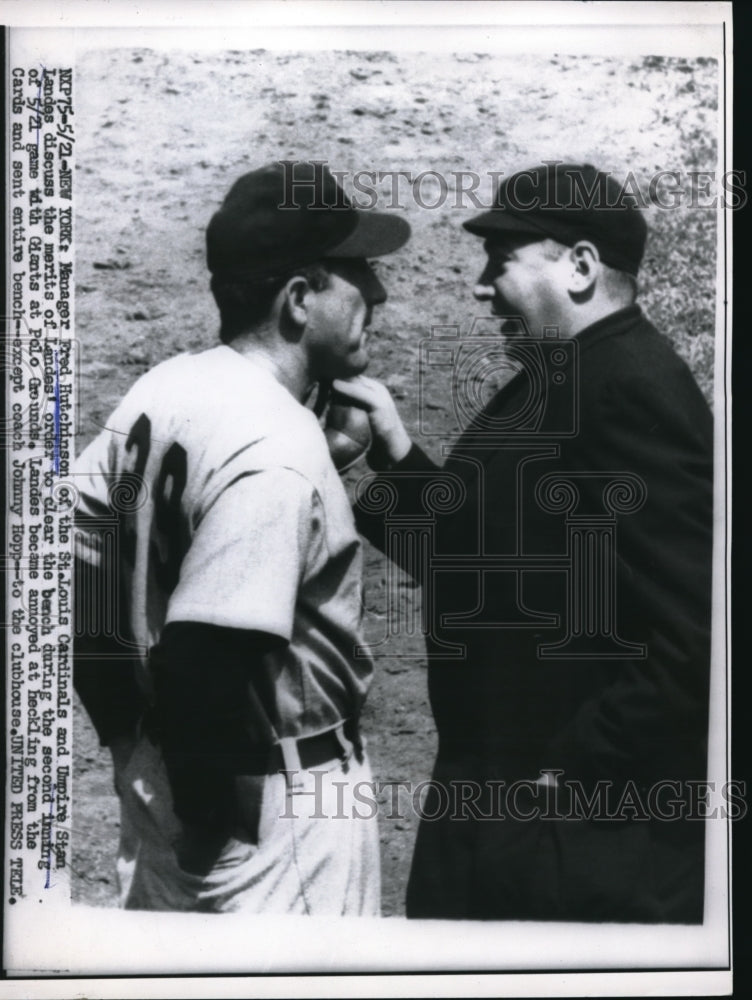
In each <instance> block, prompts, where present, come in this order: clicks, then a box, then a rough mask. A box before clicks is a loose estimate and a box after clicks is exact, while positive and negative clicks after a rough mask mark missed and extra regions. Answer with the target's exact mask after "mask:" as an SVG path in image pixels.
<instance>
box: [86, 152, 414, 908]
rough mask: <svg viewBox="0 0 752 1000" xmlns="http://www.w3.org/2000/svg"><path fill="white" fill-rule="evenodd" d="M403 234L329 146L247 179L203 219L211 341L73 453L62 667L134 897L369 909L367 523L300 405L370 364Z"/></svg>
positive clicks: (372, 894)
mask: <svg viewBox="0 0 752 1000" xmlns="http://www.w3.org/2000/svg"><path fill="white" fill-rule="evenodd" d="M408 236H409V227H408V225H407V224H406V223H405V222H404V221H402V220H400V219H397V218H395V217H392V216H389V215H387V214H383V213H371V212H361V211H358V210H356V209H355V208H354V207H353V206H352V205H351V204H350V202H349V201H348V199H347V198H346V196H345V194H344V192H343V191H342V190H341V188H340V187H339V186H338V184H337V183H336V182H335V180H334V178H333V176H332V175H331V173H330V172H329V170H328V169H327V168H326V167H325V166H324V165H322V164H321V163H318V164H313V163H306V162H295V163H284V162H279V163H275V164H271V165H270V166H267V167H263V168H261V169H259V170H254V171H253V172H251V173H248V174H246V175H244V176H243V177H241V178H240V179H239V180H238V181H236V183H235V184H234V185H233V187H232V188H231V189H230V191H229V193H228V195H227V197H226V198H225V200H224V202H223V204H222V206H221V207H220V208H219V210H218V211H217V212H216V213H215V215H214V216H213V218H212V219H211V221H210V223H209V226H208V229H207V253H208V265H209V270H210V271H211V275H212V278H211V287H212V292H213V294H214V298H215V300H216V302H217V305H218V307H219V312H220V316H221V331H220V338H221V341H222V342H221V344H220V345H218V346H217V347H215V348H213V349H210V350H207V351H204V352H203V353H199V354H195V355H181V356H179V357H176V358H173V359H171V360H168V361H166V362H164V363H162V364H160V365H158V366H157V367H156V368H154V369H152V370H151V371H150V372H148V373H147V374H146V375H144V376H143V377H142V378H141V379H140V380H139V381H138V382H137V383H136V384H135V385H134V386H133V388H132V389H131V390H130V391H129V392H128V394H127V395H126V396H125V398H124V400H123V401H122V403H121V404H120V406H119V407H118V408H117V409H116V410H115V412H114V413H113V414H112V416H111V418H110V419H109V420H108V422H107V427H106V429H104V430H103V431H102V432H101V434H100V435H99V436H98V437H97V438H96V439H95V440H94V441H93V442H92V443H91V444H90V445H89V446H88V447H87V448H86V449H85V451H84V452H83V453H82V454H81V456H80V457H79V459H78V462H77V468H76V475H77V479H76V483H77V485H78V487H79V489H80V503H79V509H78V515H77V527H78V531H77V543H78V559H77V584H78V586H77V607H78V615H79V621H80V620H82V619H83V620H84V621H83V624H84V632H85V634H84V635H82V636H81V637H80V639H79V640H78V642H77V646H76V661H75V680H76V687H77V690H78V692H79V694H80V696H81V698H82V701H83V703H84V705H85V706H86V708H87V710H88V712H89V714H90V716H91V718H92V721H93V723H94V725H95V727H96V729H97V731H98V734H99V736H100V739H101V741H102V743H103V744H105V745H107V746H109V747H110V748H111V750H112V755H113V761H114V767H115V784H116V788H117V790H118V792H119V795H120V800H121V843H120V850H119V857H118V874H119V880H120V889H121V902H122V905H124V906H125V907H127V908H133V909H149V910H184V911H191V910H192V911H205V912H224V911H240V910H242V911H244V912H263V913H310V914H364V915H375V914H378V912H379V905H380V899H379V895H380V884H379V857H378V837H377V831H376V826H375V815H374V813H375V809H372V808H371V809H369V808H365V809H364V808H360V809H359V808H358V804H357V802H353V787H354V786H356V785H357V783H358V782H362V781H368V780H369V779H370V772H369V768H368V763H367V760H366V758H365V754H364V751H363V742H362V739H361V736H360V733H359V730H358V717H359V714H360V711H361V707H362V705H363V701H364V699H365V697H366V692H367V690H368V686H369V683H370V679H371V672H372V662H371V661H370V660H369V659H367V658H366V659H363V658H359V659H356V658H355V655H354V653H355V647H356V646H357V645H359V644H362V637H361V634H360V617H361V553H360V542H359V539H358V536H357V533H356V531H355V526H354V522H353V518H352V513H351V510H350V506H349V503H348V500H347V497H346V494H345V491H344V488H343V486H342V483H341V481H340V478H339V475H338V473H337V471H336V469H335V466H334V465H333V462H332V459H331V457H330V453H329V450H328V447H327V439H326V437H325V434H324V433H323V432H322V428H321V426H320V424H319V421H318V419H317V417H316V416H315V415H314V413H313V412H312V411H311V410H310V409H309V408H307V407H306V406H305V405H303V403H304V401H305V400H306V398H307V397H308V395H309V393H310V392H311V389H312V387H313V386H315V385H316V384H317V383H322V382H326V381H327V380H332V379H335V378H349V377H351V376H354V375H357V374H358V373H360V372H362V371H363V370H364V369H365V367H366V365H367V363H368V354H367V348H366V336H367V335H366V328H367V326H368V324H369V322H370V320H371V315H372V311H373V308H374V306H376V305H377V304H379V303H381V302H383V301H384V300H385V298H386V293H385V290H384V288H383V287H382V285H381V284H380V282H379V281H378V279H377V278H376V275H375V273H374V272H373V270H372V269H371V267H370V265H369V264H368V262H367V258H369V257H377V256H379V255H382V254H386V253H390V252H392V251H394V250H396V249H397V248H398V247H400V246H401V245H402V244H403V243H404V242H405V241H406V240H407V238H408ZM113 609H116V611H114V612H113V613H115V618H116V622H117V625H116V627H115V628H113V627H111V626H110V627H108V612H109V611H111V610H113ZM97 615H102V616H103V617H101V618H99V620H98V621H97ZM128 651H130V652H128ZM334 816H337V817H342V816H344V817H346V818H345V819H343V818H339V819H338V821H336V822H335V821H334V820H333V818H332V817H334Z"/></svg>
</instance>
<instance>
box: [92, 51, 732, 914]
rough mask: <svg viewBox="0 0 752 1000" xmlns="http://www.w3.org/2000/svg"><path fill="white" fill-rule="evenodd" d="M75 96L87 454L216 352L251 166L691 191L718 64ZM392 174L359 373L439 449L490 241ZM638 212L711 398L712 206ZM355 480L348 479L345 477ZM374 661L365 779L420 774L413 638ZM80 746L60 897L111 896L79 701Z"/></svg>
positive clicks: (368, 583) (251, 82)
mask: <svg viewBox="0 0 752 1000" xmlns="http://www.w3.org/2000/svg"><path fill="white" fill-rule="evenodd" d="M76 93H77V141H76V156H77V173H76V236H75V238H76V254H77V258H76V336H77V338H78V340H79V343H80V382H79V388H78V392H79V404H80V436H79V442H78V445H79V449H80V448H82V447H83V446H84V445H85V444H86V443H88V441H89V440H91V438H92V437H93V436H94V434H95V433H96V431H97V428H98V427H99V426H101V425H102V424H103V423H104V422H105V421H106V418H107V416H108V415H109V413H110V412H111V410H112V409H113V408H114V406H115V404H116V402H117V401H118V400H119V399H120V397H121V396H122V395H123V394H124V392H125V391H126V390H127V389H128V387H129V386H130V385H131V384H132V383H133V382H134V381H135V379H136V378H137V377H138V376H139V375H141V374H142V373H143V372H144V371H146V370H147V369H148V368H150V367H152V366H153V365H154V364H155V363H157V362H159V361H161V360H163V359H164V358H166V357H169V356H171V355H173V354H176V353H178V352H181V351H186V350H197V349H202V348H205V347H208V346H211V345H213V344H214V343H215V342H216V338H217V326H218V324H217V318H216V315H215V307H214V304H213V302H212V300H211V296H210V294H209V291H208V279H207V272H206V269H205V262H204V242H203V241H204V229H205V226H206V223H207V221H208V219H209V217H210V215H211V213H212V212H213V211H214V209H215V208H216V207H217V205H218V204H219V202H220V201H221V199H222V198H223V196H224V194H225V193H226V191H227V189H228V188H229V186H230V184H231V183H232V181H233V180H234V179H235V178H236V177H237V176H238V175H240V174H241V173H243V172H245V171H246V170H248V169H251V168H253V167H255V166H258V165H260V164H262V163H264V162H267V161H271V160H277V159H285V158H297V157H300V158H317V159H323V160H327V161H328V162H329V164H330V165H331V166H332V167H333V168H334V169H338V170H342V171H347V172H348V176H349V177H352V175H353V174H354V173H355V172H356V171H360V170H368V171H372V170H378V171H410V172H411V174H412V175H413V177H415V176H416V175H417V174H419V173H420V172H422V171H429V170H430V171H437V172H439V173H440V174H442V175H443V176H446V177H448V176H450V171H463V170H464V171H475V172H476V173H478V174H480V175H482V176H483V177H484V178H485V180H484V183H483V184H482V185H481V187H480V189H479V194H480V195H481V196H482V197H484V198H485V200H488V198H489V195H490V180H489V179H488V172H489V171H494V170H495V171H500V170H503V171H505V173H509V172H511V171H513V170H514V169H519V168H522V167H525V166H529V165H531V164H533V163H535V162H537V161H540V160H541V159H560V160H571V161H574V162H577V161H579V162H583V161H585V162H593V163H595V164H597V165H599V166H601V167H603V168H604V169H607V170H611V171H613V172H614V173H615V174H616V175H617V176H621V177H625V176H626V174H627V172H628V171H632V172H633V175H634V177H635V178H636V180H637V181H638V183H639V185H640V190H641V191H644V192H647V191H648V186H649V181H650V178H651V177H652V176H653V175H654V174H655V173H656V171H658V170H669V171H679V172H680V173H681V175H682V177H683V178H685V179H686V172H687V171H690V170H695V171H697V170H713V169H714V168H715V165H716V150H715V143H714V137H715V136H716V134H717V94H718V65H717V64H716V62H715V61H713V60H709V59H693V60H682V59H667V58H661V57H649V58H640V59H616V58H610V57H609V58H606V57H569V56H551V57H550V58H544V57H540V56H516V57H509V56H500V55H494V56H488V55H483V54H477V55H472V54H463V55H451V54H429V53H413V52H411V53H400V54H393V53H386V52H375V53H364V52H353V51H348V52H326V53H321V52H316V53H314V52H297V53H280V52H267V51H263V50H258V51H246V52H223V53H218V54H206V53H196V54H190V53H186V52H179V51H176V52H169V53H168V52H164V51H151V50H149V49H147V48H144V49H138V50H133V49H127V50H126V49H112V50H106V51H104V50H98V51H90V52H86V53H84V54H81V55H80V56H79V57H78V67H77V84H76ZM349 183H350V182H349V180H348V179H346V181H345V186H346V187H348V185H349ZM399 184H400V186H399V194H400V202H401V204H402V205H403V206H404V208H403V209H402V212H403V214H404V216H405V217H406V218H407V219H408V221H409V222H410V224H411V226H412V228H413V238H412V240H411V242H410V243H409V244H408V245H407V246H406V247H405V248H403V249H402V250H401V251H400V252H399V253H397V254H395V255H393V256H392V257H390V258H387V259H385V260H384V261H382V262H381V264H380V265H379V266H380V273H381V274H382V276H383V280H384V283H385V284H386V286H387V288H388V290H389V294H390V299H389V301H388V302H387V303H386V304H385V305H384V306H383V307H382V308H381V309H380V311H378V312H377V315H376V318H375V321H374V325H373V333H372V340H371V344H372V347H371V354H372V363H371V367H370V370H369V373H370V374H373V375H375V376H377V377H383V378H385V379H386V381H387V383H388V384H389V386H390V387H391V389H392V391H393V393H394V395H395V397H396V399H397V401H398V405H399V407H400V410H401V412H402V414H403V416H404V419H405V422H406V424H407V426H408V428H409V429H410V430H411V431H412V432H413V433H414V434H415V435H416V438H417V439H418V440H419V441H420V443H421V444H423V445H424V446H425V448H426V450H428V451H429V453H431V454H433V455H434V456H435V457H437V458H439V457H440V454H441V446H442V445H444V444H446V443H447V442H449V441H450V440H451V434H452V432H453V430H454V429H455V428H456V427H457V426H458V418H457V415H456V413H455V412H454V406H453V400H452V396H451V393H450V392H449V391H448V386H447V385H446V384H445V383H443V382H442V381H441V380H437V379H436V378H435V377H434V376H435V373H431V372H424V373H423V374H424V376H425V377H424V378H423V381H422V382H421V381H420V380H421V373H420V372H419V364H418V359H419V353H420V343H421V341H422V340H424V339H425V338H428V337H430V336H431V331H432V328H433V327H434V326H437V325H443V326H452V325H456V326H457V327H458V328H459V330H460V332H461V333H466V332H467V331H468V330H469V329H470V327H471V325H472V320H473V318H474V317H475V316H476V315H483V309H482V308H478V307H477V305H476V304H474V300H473V298H472V294H471V291H472V285H473V282H474V280H475V278H476V277H477V275H478V273H479V271H480V268H481V248H480V242H479V241H478V240H477V239H474V238H473V237H471V236H469V235H468V234H466V233H465V232H464V231H463V230H462V229H461V227H460V223H461V222H462V221H463V220H464V219H466V218H468V217H470V216H471V215H472V214H473V208H472V205H471V204H470V203H469V202H466V203H465V204H464V205H462V204H460V205H459V206H457V204H456V198H455V195H454V194H453V193H450V195H449V196H448V197H447V198H446V199H445V201H444V204H441V205H438V206H437V207H436V208H435V209H431V208H427V207H422V206H421V204H420V199H422V200H423V202H424V205H425V204H431V203H435V202H439V201H440V195H441V189H440V187H438V186H437V185H438V184H439V182H438V181H437V180H436V179H435V178H434V179H433V180H432V179H431V178H430V177H429V178H427V179H426V180H425V182H424V183H423V185H422V187H421V189H420V191H419V195H420V198H419V199H416V198H415V197H414V196H413V192H412V189H411V187H410V184H409V183H406V182H405V181H404V179H403V180H401V181H400V182H399ZM390 185H391V181H387V182H386V183H385V184H384V185H383V187H382V189H381V190H382V194H383V199H384V200H383V201H381V203H380V204H381V206H382V207H384V206H385V205H386V204H387V203H388V202H389V198H390ZM350 191H351V193H352V188H351V187H350ZM647 214H648V220H649V224H650V226H651V236H650V240H649V244H648V249H647V253H646V259H645V263H644V267H643V275H642V279H641V285H642V302H643V305H644V308H645V310H646V312H647V313H648V315H649V316H650V318H652V319H653V321H654V322H655V323H656V325H658V326H659V327H660V328H661V329H662V330H663V332H665V333H666V334H667V335H668V336H669V337H670V338H671V339H672V340H673V342H674V343H675V344H676V346H677V348H678V349H679V351H680V352H681V353H682V354H683V355H684V356H685V357H686V358H687V360H688V361H689V363H690V365H691V366H692V368H693V370H694V371H695V374H696V376H697V378H698V380H699V381H700V384H701V385H702V388H703V390H704V391H705V393H706V395H707V396H708V398H709V399H711V398H712V386H713V351H714V337H713V331H714V325H715V260H716V250H715V240H716V228H715V213H714V211H713V210H712V209H704V208H702V207H698V206H697V205H695V206H693V205H691V204H688V199H687V198H686V197H685V198H684V199H682V201H681V204H680V205H679V206H678V207H676V208H674V209H670V210H667V209H663V208H660V207H658V206H656V205H651V207H650V208H649V209H648V213H647ZM481 388H482V391H484V392H485V391H486V390H487V388H488V387H487V386H486V387H481ZM421 435H422V436H421ZM363 471H364V469H362V468H361V469H355V470H353V471H352V472H350V473H349V474H348V481H349V482H350V484H353V483H354V482H355V481H356V480H357V478H358V477H359V475H361V474H363ZM388 579H389V577H388V574H387V568H386V566H385V564H384V560H383V558H382V557H381V556H380V555H379V554H378V553H376V552H375V551H374V550H371V549H368V550H367V551H366V577H365V587H366V605H367V622H366V624H367V632H368V638H369V639H370V640H371V641H377V640H378V639H379V638H380V637H381V636H382V635H383V634H384V633H385V629H386V624H387V621H386V612H387V597H388V593H387V591H388V589H389V587H392V586H394V587H396V588H397V594H398V596H399V597H400V599H402V598H403V597H404V599H405V601H406V602H407V606H408V607H414V606H415V602H416V601H417V599H418V598H417V595H416V594H415V592H414V589H413V588H412V587H411V586H410V584H409V582H408V581H407V580H405V579H404V578H398V579H397V580H396V582H395V583H389V584H388ZM384 649H385V651H386V653H388V655H385V656H383V657H380V658H379V660H378V661H377V669H376V676H375V680H374V684H373V688H372V691H371V694H370V697H369V701H368V704H367V708H366V715H365V721H364V726H365V731H366V734H367V737H368V740H369V750H370V754H371V759H372V764H373V767H374V771H375V775H376V777H377V779H378V780H380V781H383V782H388V781H410V782H412V783H413V784H415V783H417V782H419V781H421V780H424V779H427V778H428V777H429V776H430V771H431V766H432V760H433V755H434V752H435V748H436V734H435V729H434V726H433V721H432V718H431V712H430V708H429V705H428V700H427V693H426V669H425V658H424V653H423V644H422V639H421V637H420V635H419V634H414V635H413V636H411V637H407V638H405V639H400V640H399V642H397V643H395V642H392V643H391V644H388V645H387V646H385V647H384ZM458 669H460V668H458ZM75 752H76V768H75V779H74V781H75V784H74V812H73V816H74V838H75V839H74V857H73V864H74V871H75V874H74V882H73V892H74V899H75V900H77V901H78V902H81V903H86V904H91V905H100V906H113V905H115V903H116V880H115V867H114V857H115V847H116V841H117V833H118V819H117V816H118V813H117V800H116V798H115V796H114V793H113V790H112V783H111V772H110V768H109V761H108V755H107V754H106V752H104V751H102V750H101V749H100V748H99V747H98V745H97V740H96V737H95V735H94V733H93V731H92V729H91V726H90V724H89V722H88V720H87V719H86V717H85V714H84V713H83V711H82V710H81V709H80V706H79V707H78V711H77V715H76V731H75ZM382 800H383V801H382V803H381V806H382V808H381V842H382V860H383V911H384V914H385V915H387V916H399V915H401V914H403V913H404V891H405V885H406V879H407V874H408V871H409V865H410V858H411V854H412V845H413V841H414V836H415V830H416V826H417V821H416V818H415V816H414V814H413V811H412V810H411V809H410V808H406V803H407V805H408V806H409V800H403V799H401V800H400V801H401V805H400V809H399V810H398V811H397V814H395V813H394V812H393V811H392V809H391V807H390V801H389V793H386V794H385V795H384V796H382Z"/></svg>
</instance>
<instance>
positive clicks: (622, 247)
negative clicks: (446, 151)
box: [463, 161, 647, 275]
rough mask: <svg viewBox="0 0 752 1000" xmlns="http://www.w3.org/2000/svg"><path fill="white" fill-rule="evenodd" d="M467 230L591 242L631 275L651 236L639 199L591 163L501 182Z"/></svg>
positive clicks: (542, 169)
mask: <svg viewBox="0 0 752 1000" xmlns="http://www.w3.org/2000/svg"><path fill="white" fill-rule="evenodd" d="M463 225H464V227H465V229H467V230H468V232H471V233H473V234H474V235H476V236H483V237H485V238H486V239H493V238H494V236H497V237H501V236H503V235H504V234H506V233H526V234H529V235H533V236H538V237H539V238H540V239H546V238H551V239H554V240H557V241H558V242H559V243H563V244H564V245H565V246H574V245H575V243H577V242H578V241H579V240H589V241H590V242H591V243H592V244H593V245H594V246H596V247H597V248H598V252H599V253H600V256H601V259H602V260H603V262H604V263H605V264H608V265H609V266H610V267H613V268H616V269H617V270H619V271H626V272H627V273H628V274H632V275H636V274H637V272H638V270H639V267H640V261H641V260H642V255H643V253H644V250H645V239H646V237H647V224H646V222H645V218H644V216H643V214H642V212H641V211H640V209H639V207H638V205H637V200H636V198H635V196H634V195H633V194H632V193H631V192H630V191H628V190H627V189H626V186H622V185H621V184H619V182H618V181H617V180H616V179H615V178H613V177H612V176H611V175H610V174H608V173H605V172H604V171H602V170H598V169H596V167H594V166H592V165H591V164H590V163H584V164H576V163H559V162H558V161H551V162H550V163H546V164H543V165H542V166H536V167H532V168H531V169H530V170H521V171H519V172H518V173H515V174H511V175H510V176H509V177H507V178H505V179H504V180H502V181H501V182H500V183H499V185H498V187H497V189H496V192H495V197H494V205H493V207H492V208H491V210H490V211H487V212H484V213H483V214H482V215H478V216H476V217H475V218H474V219H470V221H469V222H465V223H463Z"/></svg>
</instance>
